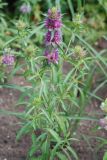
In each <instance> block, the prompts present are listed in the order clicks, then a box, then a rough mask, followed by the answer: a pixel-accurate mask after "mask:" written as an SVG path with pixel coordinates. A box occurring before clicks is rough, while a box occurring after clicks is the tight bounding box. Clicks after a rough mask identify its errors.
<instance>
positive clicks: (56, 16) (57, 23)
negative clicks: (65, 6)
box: [45, 7, 62, 30]
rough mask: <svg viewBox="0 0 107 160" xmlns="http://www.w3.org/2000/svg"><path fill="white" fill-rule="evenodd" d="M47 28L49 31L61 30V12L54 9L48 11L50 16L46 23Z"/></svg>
mask: <svg viewBox="0 0 107 160" xmlns="http://www.w3.org/2000/svg"><path fill="white" fill-rule="evenodd" d="M45 26H46V28H47V29H50V30H51V29H59V28H61V26H62V22H61V13H60V11H59V10H58V9H57V8H55V7H53V8H52V9H49V10H48V15H47V18H46V21H45Z"/></svg>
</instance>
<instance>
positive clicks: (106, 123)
mask: <svg viewBox="0 0 107 160" xmlns="http://www.w3.org/2000/svg"><path fill="white" fill-rule="evenodd" d="M99 125H100V126H101V128H104V129H105V130H107V117H104V118H101V119H100V120H99Z"/></svg>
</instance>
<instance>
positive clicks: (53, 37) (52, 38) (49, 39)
mask: <svg viewBox="0 0 107 160" xmlns="http://www.w3.org/2000/svg"><path fill="white" fill-rule="evenodd" d="M61 40H62V36H61V32H60V31H59V30H55V31H54V33H52V32H51V31H48V32H47V33H46V36H45V44H46V45H50V44H60V43H61Z"/></svg>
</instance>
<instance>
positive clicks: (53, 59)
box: [44, 49, 59, 64]
mask: <svg viewBox="0 0 107 160" xmlns="http://www.w3.org/2000/svg"><path fill="white" fill-rule="evenodd" d="M44 56H45V57H46V59H47V61H48V63H56V64H57V63H58V59H59V56H58V50H57V49H53V50H52V51H51V52H50V51H48V50H46V51H45V54H44Z"/></svg>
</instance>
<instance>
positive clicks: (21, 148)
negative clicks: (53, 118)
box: [0, 42, 107, 160]
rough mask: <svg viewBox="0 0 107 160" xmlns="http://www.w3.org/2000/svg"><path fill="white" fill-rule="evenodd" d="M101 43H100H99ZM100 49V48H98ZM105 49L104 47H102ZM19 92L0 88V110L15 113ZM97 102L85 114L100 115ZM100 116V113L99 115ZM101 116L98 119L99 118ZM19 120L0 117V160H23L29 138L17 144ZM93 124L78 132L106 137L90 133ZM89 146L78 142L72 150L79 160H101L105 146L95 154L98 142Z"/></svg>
mask: <svg viewBox="0 0 107 160" xmlns="http://www.w3.org/2000/svg"><path fill="white" fill-rule="evenodd" d="M100 43H101V42H100ZM100 47H101V46H100ZM104 48H105V46H104ZM11 83H15V84H19V85H24V84H25V82H24V80H23V79H22V78H21V77H19V76H16V77H15V78H14V79H13V80H12V81H11ZM106 91H107V89H106V88H105V89H104V90H103V92H102V94H101V96H102V97H103V98H104V97H107V93H106ZM19 96H20V92H19V91H16V90H12V89H6V88H5V89H1V88H0V109H6V110H11V111H15V110H16V109H15V107H14V104H15V103H16V101H17V100H18V98H19ZM99 103H100V102H99V101H96V100H93V102H92V104H91V105H89V106H88V107H87V109H86V111H87V113H89V114H92V113H95V112H99V113H101V111H100V109H99ZM101 114H102V113H101ZM101 114H100V115H99V117H101ZM18 123H19V119H17V118H15V117H11V116H2V115H0V160H25V159H26V154H27V150H28V148H29V145H30V139H29V137H27V136H26V137H23V139H22V140H21V141H19V142H16V140H15V137H16V133H17V131H18V129H19V126H18ZM92 126H93V123H92V122H90V121H88V122H86V121H83V122H82V123H81V127H80V129H79V132H81V133H83V134H86V135H90V136H101V137H107V131H104V130H102V131H97V133H95V132H92V129H91V128H92ZM89 142H90V145H88V144H87V143H86V142H84V141H82V140H81V141H80V142H78V143H76V144H74V148H75V149H76V151H77V153H78V154H79V160H102V157H103V154H104V151H105V150H107V146H106V145H105V146H104V147H103V148H102V149H101V150H99V151H98V152H96V154H95V151H96V150H95V148H96V147H97V146H98V142H97V141H96V140H95V139H91V140H89Z"/></svg>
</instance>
